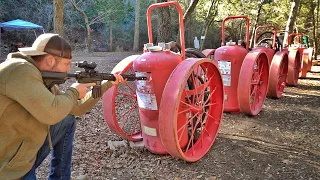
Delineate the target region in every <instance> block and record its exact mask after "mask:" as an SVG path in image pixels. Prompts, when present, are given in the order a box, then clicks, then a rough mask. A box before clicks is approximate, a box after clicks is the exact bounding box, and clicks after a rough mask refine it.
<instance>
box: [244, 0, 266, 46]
mask: <svg viewBox="0 0 320 180" xmlns="http://www.w3.org/2000/svg"><path fill="white" fill-rule="evenodd" d="M267 3H271V1H270V0H260V1H259V2H258V11H257V16H256V19H255V21H254V25H253V28H252V33H251V38H250V39H251V40H250V46H249V47H253V44H254V34H255V32H256V29H257V26H258V22H259V19H260V15H261V10H262V7H263V5H265V4H267Z"/></svg>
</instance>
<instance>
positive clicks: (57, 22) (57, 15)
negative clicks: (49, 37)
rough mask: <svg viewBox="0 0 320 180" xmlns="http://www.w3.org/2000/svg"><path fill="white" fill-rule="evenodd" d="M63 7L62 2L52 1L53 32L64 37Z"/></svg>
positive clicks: (62, 0) (58, 0) (60, 0)
mask: <svg viewBox="0 0 320 180" xmlns="http://www.w3.org/2000/svg"><path fill="white" fill-rule="evenodd" d="M63 5H64V0H54V1H53V9H54V10H53V12H54V15H53V19H54V21H53V22H54V23H53V31H54V32H55V33H57V34H59V35H60V36H62V37H63V36H64V32H63Z"/></svg>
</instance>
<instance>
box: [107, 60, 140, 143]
mask: <svg viewBox="0 0 320 180" xmlns="http://www.w3.org/2000/svg"><path fill="white" fill-rule="evenodd" d="M137 57H138V56H130V57H128V58H126V59H124V60H123V61H125V62H123V61H122V62H120V63H119V64H118V65H117V66H116V67H115V68H114V69H113V71H112V73H115V72H119V71H120V74H130V75H135V72H134V70H133V60H134V59H136V58H137ZM103 109H104V111H103V112H104V118H105V120H106V122H107V124H108V126H109V128H110V129H111V130H112V131H113V132H114V133H116V134H118V135H120V136H121V137H123V138H125V139H128V140H131V141H140V140H142V135H141V127H140V118H139V110H138V103H137V96H136V90H135V84H134V82H133V81H131V82H130V81H127V82H125V83H121V84H119V85H118V86H113V87H111V88H110V89H109V90H108V91H107V92H106V93H105V94H104V96H103Z"/></svg>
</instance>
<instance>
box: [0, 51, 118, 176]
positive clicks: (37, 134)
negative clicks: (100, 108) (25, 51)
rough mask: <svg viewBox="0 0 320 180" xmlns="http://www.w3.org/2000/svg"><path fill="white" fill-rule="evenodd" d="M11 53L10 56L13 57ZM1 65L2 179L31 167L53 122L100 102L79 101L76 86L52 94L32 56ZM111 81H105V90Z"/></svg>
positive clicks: (0, 154)
mask: <svg viewBox="0 0 320 180" xmlns="http://www.w3.org/2000/svg"><path fill="white" fill-rule="evenodd" d="M10 56H11V57H10ZM8 57H10V58H8V59H7V60H6V61H5V62H3V63H1V64H0V179H1V180H5V179H18V178H20V177H22V176H23V175H25V174H26V173H28V171H29V170H30V169H31V168H32V166H33V164H34V162H35V159H36V155H37V152H38V150H39V149H40V147H41V146H42V144H43V143H44V140H45V139H46V136H47V134H48V125H54V124H56V123H57V122H59V121H61V120H62V119H64V118H65V117H66V116H67V115H68V114H73V115H76V116H80V115H82V114H84V113H86V112H87V111H89V110H90V109H91V108H92V107H93V106H94V105H95V104H96V103H97V102H98V101H99V98H98V99H93V98H92V97H91V92H89V93H87V95H86V97H85V98H83V99H81V100H78V96H79V93H78V91H77V90H76V89H75V88H69V89H68V90H66V92H64V93H62V92H60V91H59V92H58V93H57V95H54V94H52V93H51V92H50V91H49V90H48V89H47V88H46V86H45V85H44V82H43V80H42V77H41V73H40V70H39V69H38V68H37V66H36V64H35V62H34V61H33V59H31V58H30V57H27V56H24V55H22V54H19V53H15V54H11V55H9V56H8ZM111 86H112V83H111V82H107V83H104V84H103V89H102V91H103V92H105V91H106V90H107V89H108V88H109V87H111Z"/></svg>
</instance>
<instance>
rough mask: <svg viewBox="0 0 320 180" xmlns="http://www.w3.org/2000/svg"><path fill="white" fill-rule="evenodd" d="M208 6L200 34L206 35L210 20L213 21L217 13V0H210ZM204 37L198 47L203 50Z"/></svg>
mask: <svg viewBox="0 0 320 180" xmlns="http://www.w3.org/2000/svg"><path fill="white" fill-rule="evenodd" d="M210 1H211V2H210V6H209V9H208V11H207V14H206V17H205V22H204V24H203V26H202V32H201V36H204V37H206V36H207V33H208V29H209V27H210V26H211V24H212V22H213V21H214V19H215V17H216V15H217V13H218V5H219V0H210ZM205 40H206V38H204V39H203V40H202V41H201V45H200V49H201V50H203V48H204V43H205Z"/></svg>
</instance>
